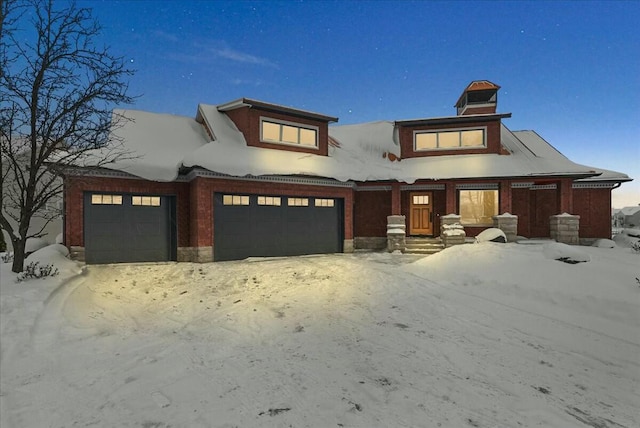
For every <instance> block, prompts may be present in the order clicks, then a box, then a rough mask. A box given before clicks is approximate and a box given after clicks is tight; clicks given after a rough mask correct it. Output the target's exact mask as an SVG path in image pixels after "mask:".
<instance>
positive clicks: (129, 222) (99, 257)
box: [84, 192, 176, 264]
mask: <svg viewBox="0 0 640 428" xmlns="http://www.w3.org/2000/svg"><path fill="white" fill-rule="evenodd" d="M174 219H175V198H174V197H172V196H163V195H145V194H122V193H96V192H85V193H84V243H85V260H86V262H87V263H95V264H98V263H123V262H162V261H171V260H175V259H176V228H175V220H174Z"/></svg>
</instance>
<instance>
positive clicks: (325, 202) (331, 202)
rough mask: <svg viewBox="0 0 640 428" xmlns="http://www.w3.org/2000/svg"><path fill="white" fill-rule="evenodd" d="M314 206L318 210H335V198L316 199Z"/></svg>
mask: <svg viewBox="0 0 640 428" xmlns="http://www.w3.org/2000/svg"><path fill="white" fill-rule="evenodd" d="M313 206H314V207H318V208H334V207H335V206H336V200H335V198H314V201H313Z"/></svg>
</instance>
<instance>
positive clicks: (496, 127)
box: [399, 120, 501, 158]
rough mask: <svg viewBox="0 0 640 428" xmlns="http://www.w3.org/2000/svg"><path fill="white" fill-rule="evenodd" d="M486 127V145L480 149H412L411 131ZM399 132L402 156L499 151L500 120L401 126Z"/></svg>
mask: <svg viewBox="0 0 640 428" xmlns="http://www.w3.org/2000/svg"><path fill="white" fill-rule="evenodd" d="M477 127H486V128H487V134H486V138H487V147H486V148H480V149H457V150H424V151H414V150H413V132H414V131H428V130H433V131H435V130H441V129H464V128H477ZM399 134H400V150H401V153H402V155H401V157H402V158H413V157H425V156H445V155H468V154H477V153H498V154H499V153H501V150H500V120H495V121H491V122H473V123H464V124H459V123H453V124H444V125H431V126H424V125H423V126H402V127H400V130H399Z"/></svg>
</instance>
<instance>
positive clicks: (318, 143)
mask: <svg viewBox="0 0 640 428" xmlns="http://www.w3.org/2000/svg"><path fill="white" fill-rule="evenodd" d="M217 109H218V111H219V112H221V113H224V114H226V115H227V116H228V117H229V118H230V119H231V120H232V121H233V123H234V124H235V125H236V127H237V128H238V130H239V131H240V132H242V133H243V134H244V137H245V140H246V141H247V145H248V146H254V147H261V148H266V149H275V150H287V151H293V152H304V153H312V154H317V155H321V156H327V155H328V146H329V122H337V121H338V118H337V117H332V116H327V115H324V114H320V113H314V112H310V111H306V110H300V109H296V108H291V107H286V106H282V105H277V104H271V103H266V102H263V101H257V100H252V99H249V98H240V99H237V100H235V101H231V102H228V103H226V104H222V105H219V106H218V107H217Z"/></svg>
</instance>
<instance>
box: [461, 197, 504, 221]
mask: <svg viewBox="0 0 640 428" xmlns="http://www.w3.org/2000/svg"><path fill="white" fill-rule="evenodd" d="M498 196H499V195H498V191H497V190H460V191H459V192H458V207H460V222H461V223H462V224H463V225H467V226H491V225H493V216H495V215H498V209H499V199H498Z"/></svg>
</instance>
